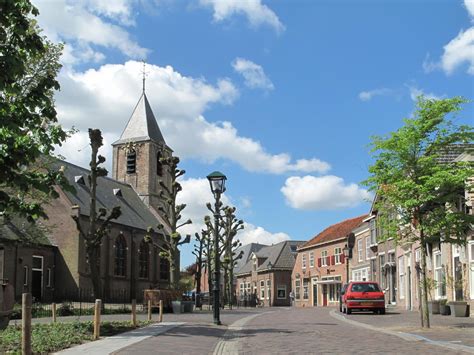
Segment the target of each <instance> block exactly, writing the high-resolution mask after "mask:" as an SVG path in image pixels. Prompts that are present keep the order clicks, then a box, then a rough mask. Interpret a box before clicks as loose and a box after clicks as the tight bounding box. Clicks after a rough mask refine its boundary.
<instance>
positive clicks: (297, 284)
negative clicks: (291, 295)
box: [295, 280, 301, 300]
mask: <svg viewBox="0 0 474 355" xmlns="http://www.w3.org/2000/svg"><path fill="white" fill-rule="evenodd" d="M300 290H301V281H300V280H295V299H296V300H299V299H300V297H301V295H300Z"/></svg>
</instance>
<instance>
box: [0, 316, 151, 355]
mask: <svg viewBox="0 0 474 355" xmlns="http://www.w3.org/2000/svg"><path fill="white" fill-rule="evenodd" d="M150 323H152V322H138V326H139V327H143V326H145V325H148V324H150ZM32 327H33V330H32V335H31V338H32V347H33V352H34V353H43V354H45V353H51V352H55V351H59V350H61V349H66V348H69V347H71V346H73V345H75V344H81V343H85V342H88V341H91V340H92V335H93V333H94V325H93V322H73V323H50V324H33V326H32ZM132 329H135V327H133V326H132V324H131V323H130V322H129V321H116V322H102V324H101V326H100V335H101V336H111V335H115V334H118V333H122V332H125V331H128V330H132ZM5 352H8V353H13V354H17V353H18V354H21V326H14V325H10V326H8V328H7V329H5V330H3V331H0V353H5Z"/></svg>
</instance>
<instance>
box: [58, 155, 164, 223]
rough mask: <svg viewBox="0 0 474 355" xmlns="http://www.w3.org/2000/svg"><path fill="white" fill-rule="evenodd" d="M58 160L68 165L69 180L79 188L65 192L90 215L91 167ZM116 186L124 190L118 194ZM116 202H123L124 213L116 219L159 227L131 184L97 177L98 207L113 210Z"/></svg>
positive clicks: (66, 169)
mask: <svg viewBox="0 0 474 355" xmlns="http://www.w3.org/2000/svg"><path fill="white" fill-rule="evenodd" d="M57 164H58V165H63V166H64V167H65V171H64V174H65V176H66V178H67V180H68V181H69V183H70V184H71V185H72V186H73V187H74V188H75V189H76V192H75V193H71V192H68V191H65V194H66V195H67V197H68V198H69V199H70V200H71V202H72V204H73V205H78V206H79V207H80V213H81V215H84V216H89V203H90V190H89V183H88V178H87V175H88V174H89V171H88V170H87V169H84V168H81V167H79V166H76V165H73V164H71V163H68V162H65V161H58V162H57ZM78 176H82V177H84V179H83V181H84V182H85V183H82V184H81V183H78V182H76V177H78ZM77 180H79V179H77ZM117 189H120V192H121V194H117ZM114 190H115V193H114ZM115 206H120V209H121V211H122V215H121V216H120V217H119V218H118V219H116V220H113V221H112V222H113V223H118V224H122V225H125V226H130V227H134V228H138V229H142V230H146V229H147V228H148V227H153V228H155V229H156V226H157V225H158V224H160V222H159V221H158V219H157V218H156V217H155V216H154V215H153V214H152V213H151V212H150V210H149V208H148V207H147V206H146V205H145V203H144V202H143V201H142V200H141V199H140V197H139V196H138V194H137V193H136V192H135V190H134V189H133V188H132V187H131V186H130V185H128V184H126V183H123V182H120V181H117V180H114V179H111V178H108V177H103V178H98V179H97V210H98V209H99V208H101V207H104V208H107V209H108V210H109V211H110V210H111V209H112V208H113V207H115Z"/></svg>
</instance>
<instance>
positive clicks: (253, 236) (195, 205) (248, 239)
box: [178, 179, 290, 245]
mask: <svg viewBox="0 0 474 355" xmlns="http://www.w3.org/2000/svg"><path fill="white" fill-rule="evenodd" d="M181 186H182V187H183V190H182V191H181V192H180V193H179V194H178V203H186V208H185V209H184V210H183V213H182V214H183V218H182V220H183V221H185V220H186V219H187V218H191V220H192V221H193V224H190V225H186V226H184V227H183V228H182V234H191V235H192V236H193V237H194V233H196V232H200V231H201V230H202V229H204V227H205V226H204V222H203V219H204V216H206V215H210V214H211V212H209V210H208V209H207V207H206V203H207V202H213V201H214V197H213V196H212V193H211V190H210V188H209V182H208V181H207V179H183V180H182V181H181ZM222 203H223V204H224V206H227V205H233V203H232V201H231V199H230V198H229V197H228V196H227V195H226V194H224V195H223V196H222ZM239 212H240V211H239V210H238V209H237V211H236V213H237V218H239ZM244 226H245V228H244V229H243V230H242V231H240V232H239V234H238V237H237V238H238V239H239V240H240V241H241V242H242V244H243V245H245V244H249V243H254V242H255V243H256V242H258V243H262V244H276V243H279V242H281V241H283V240H287V239H290V236H289V235H288V234H286V233H271V232H269V231H267V230H265V229H264V228H262V227H258V226H255V225H253V224H251V223H245V224H244Z"/></svg>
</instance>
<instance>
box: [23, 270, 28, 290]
mask: <svg viewBox="0 0 474 355" xmlns="http://www.w3.org/2000/svg"><path fill="white" fill-rule="evenodd" d="M23 286H28V266H23Z"/></svg>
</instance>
